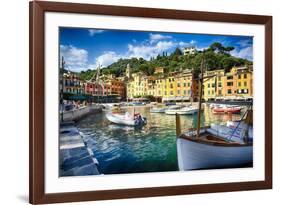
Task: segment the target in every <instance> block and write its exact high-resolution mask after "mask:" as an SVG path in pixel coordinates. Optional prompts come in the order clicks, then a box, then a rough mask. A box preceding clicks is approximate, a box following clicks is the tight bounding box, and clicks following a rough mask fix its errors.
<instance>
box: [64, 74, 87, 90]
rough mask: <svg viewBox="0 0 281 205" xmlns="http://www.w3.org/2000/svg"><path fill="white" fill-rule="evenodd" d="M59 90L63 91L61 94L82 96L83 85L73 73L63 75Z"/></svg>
mask: <svg viewBox="0 0 281 205" xmlns="http://www.w3.org/2000/svg"><path fill="white" fill-rule="evenodd" d="M60 89H63V93H70V94H83V93H84V85H83V82H82V81H81V80H80V79H79V78H78V77H77V75H75V74H73V73H64V74H63V79H62V84H61V83H60Z"/></svg>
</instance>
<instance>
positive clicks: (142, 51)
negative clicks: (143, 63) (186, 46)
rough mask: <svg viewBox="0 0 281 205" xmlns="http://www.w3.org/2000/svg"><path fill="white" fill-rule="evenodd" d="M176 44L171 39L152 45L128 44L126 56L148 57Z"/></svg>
mask: <svg viewBox="0 0 281 205" xmlns="http://www.w3.org/2000/svg"><path fill="white" fill-rule="evenodd" d="M175 46H176V43H174V42H172V41H159V42H157V43H156V44H154V45H136V46H134V45H132V44H129V45H128V53H127V56H128V57H136V58H140V57H142V58H144V59H147V60H148V59H150V57H155V56H157V55H158V54H161V53H162V52H163V51H167V50H169V49H171V48H173V47H175Z"/></svg>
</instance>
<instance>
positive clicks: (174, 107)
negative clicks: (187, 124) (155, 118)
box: [165, 105, 183, 115]
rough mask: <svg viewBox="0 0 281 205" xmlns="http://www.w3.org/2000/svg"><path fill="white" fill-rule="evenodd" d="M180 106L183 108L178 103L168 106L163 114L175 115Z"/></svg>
mask: <svg viewBox="0 0 281 205" xmlns="http://www.w3.org/2000/svg"><path fill="white" fill-rule="evenodd" d="M181 108H183V106H180V105H172V106H169V107H168V109H166V110H165V114H167V115H175V114H177V112H178V111H179V110H180V109H181Z"/></svg>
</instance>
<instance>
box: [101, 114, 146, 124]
mask: <svg viewBox="0 0 281 205" xmlns="http://www.w3.org/2000/svg"><path fill="white" fill-rule="evenodd" d="M106 118H107V119H108V120H109V121H110V122H113V123H115V124H120V125H129V126H142V125H145V124H146V123H147V120H146V118H145V117H142V116H141V115H140V114H134V115H131V114H130V113H128V112H126V113H125V114H119V113H107V114H106Z"/></svg>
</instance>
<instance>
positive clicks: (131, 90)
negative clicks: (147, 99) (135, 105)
mask: <svg viewBox="0 0 281 205" xmlns="http://www.w3.org/2000/svg"><path fill="white" fill-rule="evenodd" d="M147 85H148V78H147V76H146V75H144V74H143V73H141V72H139V73H133V74H132V79H131V80H130V81H129V82H128V83H127V98H134V97H143V96H145V95H147Z"/></svg>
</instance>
